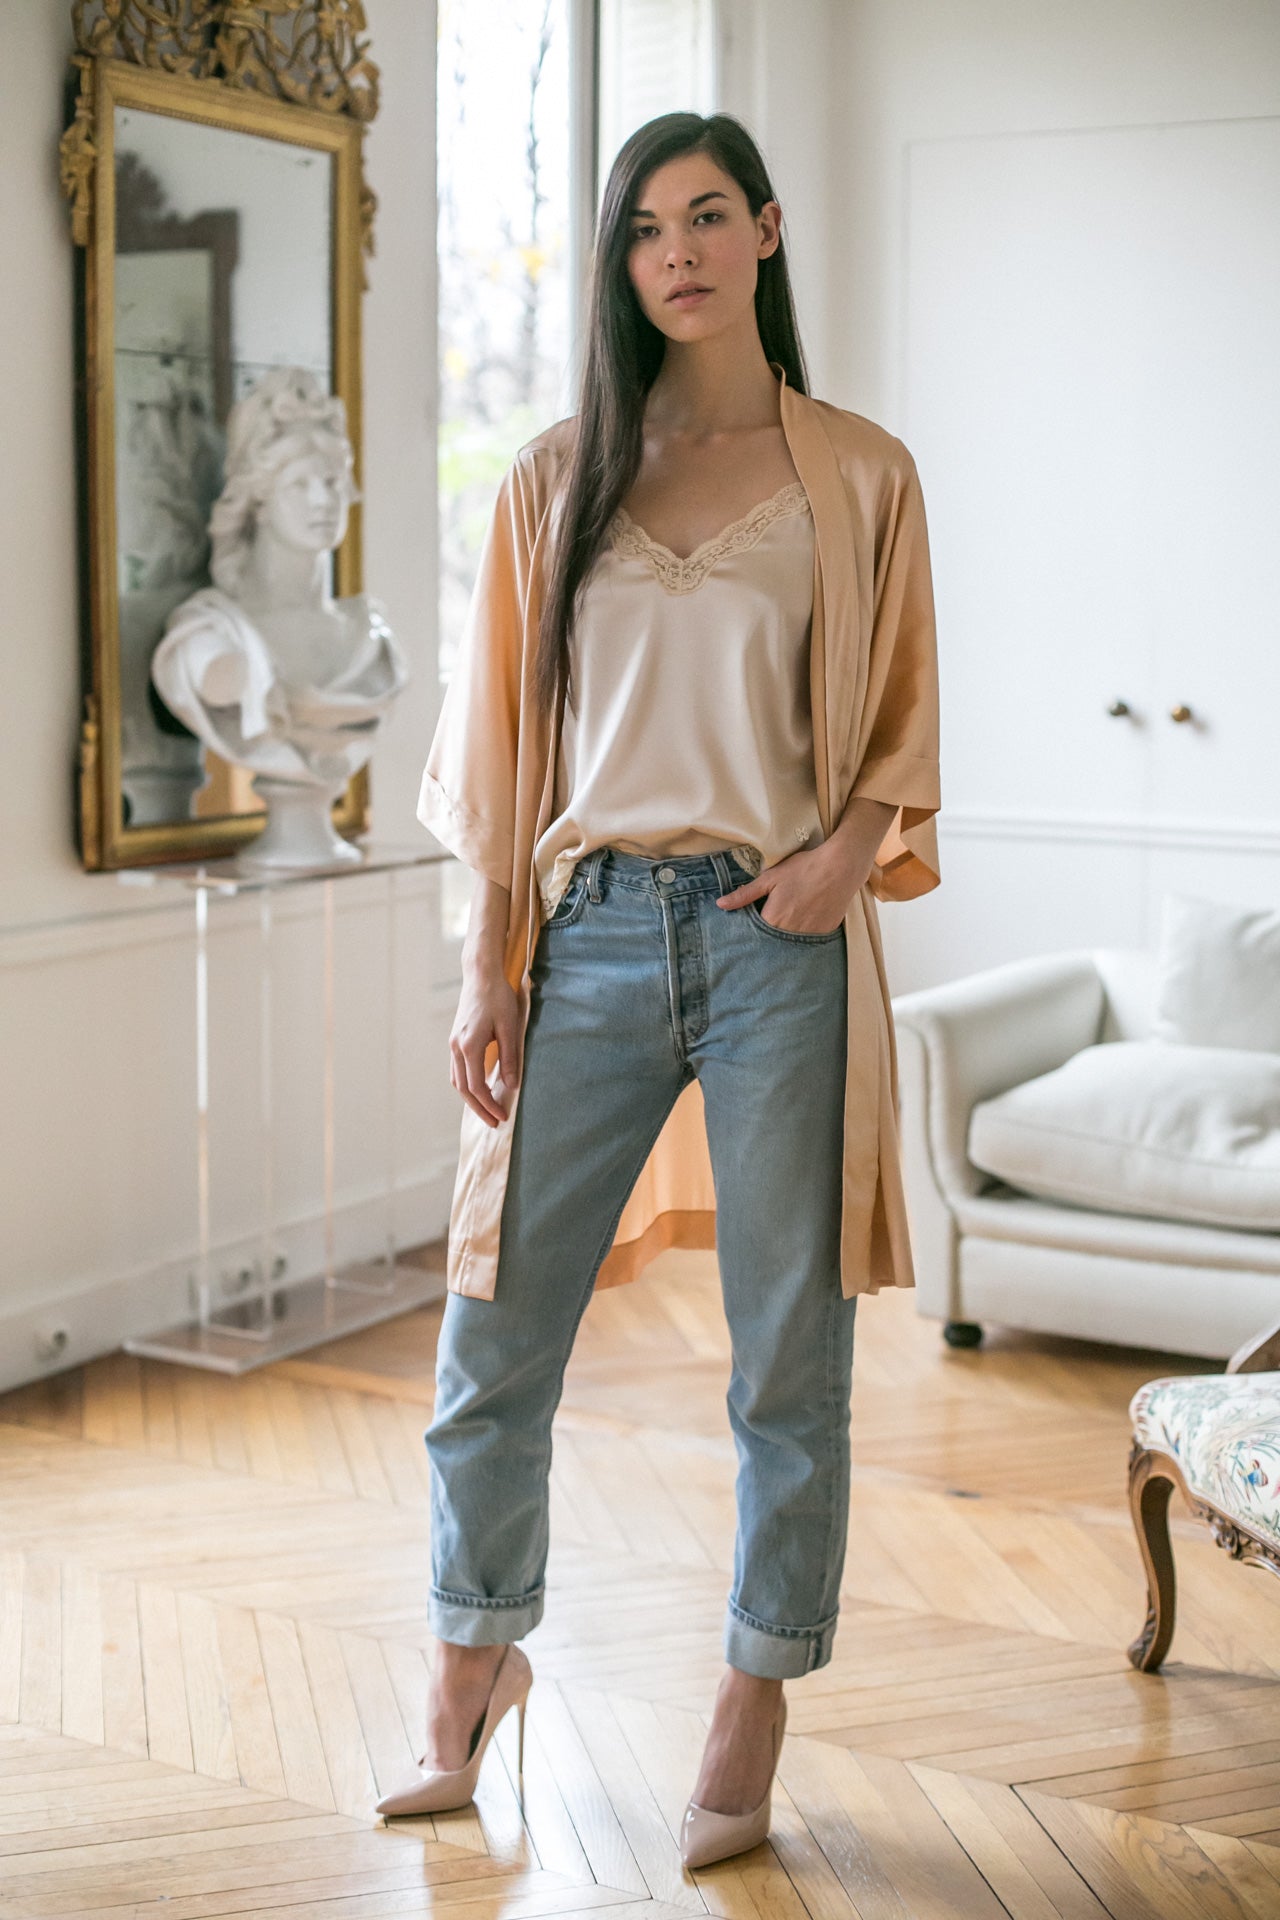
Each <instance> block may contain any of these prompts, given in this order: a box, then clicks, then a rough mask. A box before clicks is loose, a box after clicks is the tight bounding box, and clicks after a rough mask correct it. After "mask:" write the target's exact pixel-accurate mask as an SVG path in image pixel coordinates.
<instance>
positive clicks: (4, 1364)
mask: <svg viewBox="0 0 1280 1920" xmlns="http://www.w3.org/2000/svg"><path fill="white" fill-rule="evenodd" d="M455 1170H456V1156H454V1155H442V1156H440V1158H439V1159H438V1160H437V1161H436V1162H435V1163H434V1164H433V1165H431V1166H430V1167H428V1168H426V1169H424V1170H423V1171H422V1172H421V1173H420V1174H419V1176H418V1177H417V1178H416V1179H415V1180H413V1181H410V1182H406V1183H405V1184H404V1185H402V1186H400V1187H399V1188H398V1189H397V1192H396V1199H395V1224H396V1243H397V1246H398V1247H399V1248H401V1249H403V1248H406V1247H412V1246H421V1245H423V1244H424V1243H425V1242H427V1241H430V1240H438V1239H440V1238H442V1237H443V1235H444V1233H445V1231H446V1229H447V1227H448V1222H449V1205H450V1201H451V1199H452V1196H453V1182H454V1175H455ZM385 1223H386V1207H385V1200H384V1197H383V1196H382V1195H381V1194H371V1195H369V1196H367V1197H365V1198H362V1199H359V1200H355V1201H351V1202H349V1203H348V1204H347V1205H345V1206H343V1207H340V1208H339V1209H338V1211H337V1213H336V1215H335V1220H334V1230H335V1245H336V1247H337V1248H338V1251H339V1257H340V1260H343V1261H345V1260H360V1259H365V1260H368V1259H375V1258H377V1257H378V1256H379V1255H380V1254H381V1253H382V1252H383V1251H384V1236H385V1232H386V1224H385ZM274 1244H275V1246H276V1247H277V1249H278V1251H279V1252H280V1253H282V1254H283V1255H284V1257H285V1259H286V1261H287V1262H288V1269H287V1271H288V1273H289V1274H290V1275H291V1276H296V1277H297V1278H298V1279H299V1280H301V1279H305V1278H307V1277H308V1276H309V1275H311V1274H313V1273H318V1272H321V1271H322V1270H323V1266H324V1247H325V1232H324V1219H323V1216H322V1215H321V1214H319V1213H317V1214H315V1215H314V1216H312V1217H309V1218H306V1219H302V1220H293V1221H287V1222H284V1223H282V1224H281V1225H280V1227H279V1228H278V1230H277V1232H276V1235H275V1239H274ZM258 1251H259V1245H258V1242H257V1241H256V1240H255V1239H245V1240H239V1241H232V1242H228V1243H227V1244H226V1245H223V1246H219V1247H216V1248H215V1249H214V1250H213V1255H212V1259H211V1262H210V1267H211V1271H212V1273H213V1274H214V1275H215V1276H217V1275H221V1274H223V1273H224V1272H225V1273H228V1274H232V1275H234V1274H235V1273H237V1272H238V1271H239V1270H240V1269H241V1268H242V1267H243V1266H245V1265H247V1264H248V1263H249V1262H250V1261H252V1260H253V1259H254V1257H255V1256H256V1254H257V1253H258ZM232 1297H233V1296H232ZM195 1306H196V1299H195V1258H194V1253H192V1254H189V1255H186V1256H185V1257H183V1258H181V1259H177V1260H171V1261H167V1262H164V1263H163V1264H160V1265H157V1266H152V1267H147V1268H142V1269H138V1270H137V1271H135V1272H131V1273H123V1274H113V1275H108V1276H102V1277H100V1278H98V1279H96V1280H93V1281H90V1282H89V1283H88V1284H87V1285H85V1286H84V1287H81V1288H77V1289H74V1290H71V1291H68V1292H65V1293H63V1294H61V1295H59V1296H58V1297H57V1298H56V1299H46V1300H40V1301H35V1302H33V1301H26V1302H23V1303H19V1304H17V1305H15V1306H14V1307H13V1309H12V1310H6V1309H5V1307H4V1305H3V1303H2V1302H0V1392H6V1391H8V1390H9V1389H10V1388H11V1387H20V1386H25V1385H26V1384H27V1382H28V1381H31V1380H40V1379H44V1378H45V1377H46V1376H47V1375H49V1374H54V1373H61V1372H63V1371H64V1370H65V1369H66V1368H68V1367H75V1366H80V1365H82V1364H83V1363H84V1362H85V1361H86V1360H94V1359H96V1358H98V1356H99V1355H101V1354H104V1353H113V1352H114V1351H115V1350H116V1348H117V1347H119V1346H120V1345H121V1343H122V1342H123V1341H125V1340H127V1339H129V1338H131V1337H132V1336H135V1335H139V1334H146V1333H151V1332H154V1331H155V1330H156V1329H157V1328H159V1327H164V1326H167V1325H170V1324H171V1323H172V1322H174V1321H175V1320H182V1319H185V1318H186V1317H187V1316H188V1315H190V1314H192V1313H194V1311H195Z"/></svg>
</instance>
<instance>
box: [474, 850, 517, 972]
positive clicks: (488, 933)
mask: <svg viewBox="0 0 1280 1920" xmlns="http://www.w3.org/2000/svg"><path fill="white" fill-rule="evenodd" d="M510 917H511V895H510V893H509V892H508V891H507V889H506V887H500V886H499V885H498V883H497V881H496V880H488V879H486V878H485V876H484V875H483V874H477V876H476V883H475V889H474V891H473V892H472V895H471V915H470V918H469V920H468V921H467V932H466V937H465V939H464V940H463V942H462V965H463V970H464V972H466V973H469V974H472V975H474V976H475V977H476V978H477V979H489V978H493V977H495V976H497V975H500V974H501V973H502V961H503V954H504V953H505V951H506V944H507V924H508V922H509V920H510Z"/></svg>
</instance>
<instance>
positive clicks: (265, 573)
mask: <svg viewBox="0 0 1280 1920" xmlns="http://www.w3.org/2000/svg"><path fill="white" fill-rule="evenodd" d="M325 558H326V556H325V555H324V554H323V553H311V552H309V551H308V550H307V549H306V548H302V547H287V546H285V545H284V544H283V542H281V541H279V540H277V539H274V538H273V537H272V536H271V535H270V534H259V537H258V539H257V540H256V541H255V542H254V545H253V549H252V551H251V553H250V555H249V559H248V564H247V565H246V566H245V569H244V571H243V573H242V574H241V576H240V591H239V594H238V595H237V598H238V599H240V600H242V601H243V602H244V604H245V605H246V606H251V607H256V608H257V609H258V610H259V611H261V612H277V611H279V612H284V611H285V610H286V609H289V610H293V609H301V608H308V609H310V608H323V607H327V606H328V605H329V604H330V601H329V596H328V593H327V592H326V590H325Z"/></svg>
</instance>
